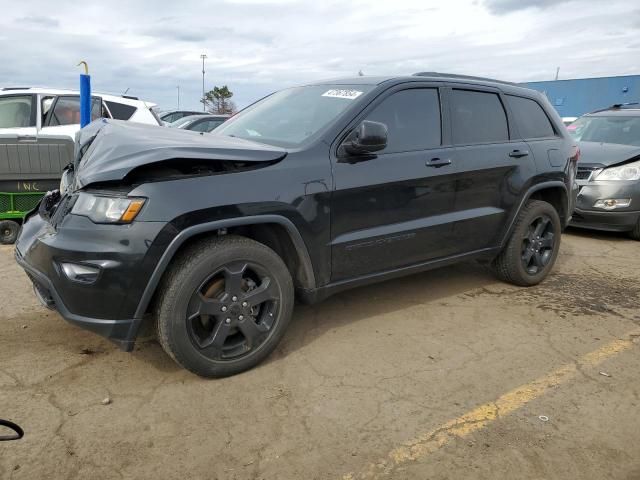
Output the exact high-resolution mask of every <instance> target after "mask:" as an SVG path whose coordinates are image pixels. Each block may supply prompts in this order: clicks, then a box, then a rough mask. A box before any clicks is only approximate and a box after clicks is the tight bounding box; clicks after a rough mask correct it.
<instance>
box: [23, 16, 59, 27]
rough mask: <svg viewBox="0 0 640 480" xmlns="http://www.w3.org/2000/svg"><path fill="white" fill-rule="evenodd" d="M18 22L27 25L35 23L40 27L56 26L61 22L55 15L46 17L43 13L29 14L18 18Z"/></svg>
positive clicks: (34, 24)
mask: <svg viewBox="0 0 640 480" xmlns="http://www.w3.org/2000/svg"><path fill="white" fill-rule="evenodd" d="M16 22H17V23H21V24H25V25H33V26H38V27H47V28H55V27H57V26H59V25H60V22H59V21H58V20H57V19H55V18H53V17H45V16H43V15H28V16H25V17H19V18H16Z"/></svg>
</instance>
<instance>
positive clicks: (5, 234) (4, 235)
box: [0, 220, 20, 245]
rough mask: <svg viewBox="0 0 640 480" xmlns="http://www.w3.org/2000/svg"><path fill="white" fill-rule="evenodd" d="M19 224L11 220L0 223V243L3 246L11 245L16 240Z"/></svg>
mask: <svg viewBox="0 0 640 480" xmlns="http://www.w3.org/2000/svg"><path fill="white" fill-rule="evenodd" d="M19 230H20V224H19V223H18V222H14V221H13V220H2V221H0V243H1V244H3V245H11V244H12V243H15V241H16V239H17V238H18V231H19Z"/></svg>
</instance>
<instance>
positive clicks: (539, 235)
mask: <svg viewBox="0 0 640 480" xmlns="http://www.w3.org/2000/svg"><path fill="white" fill-rule="evenodd" d="M555 233H556V232H555V231H554V226H553V222H552V221H551V218H550V217H549V216H548V215H541V216H539V217H536V218H535V219H534V220H533V221H532V222H531V223H530V224H529V228H528V230H527V233H526V235H525V237H524V238H523V239H522V257H521V258H522V265H523V266H524V269H525V270H526V272H527V273H528V274H529V275H536V274H538V273H539V272H541V271H542V270H544V268H545V267H546V266H547V265H548V264H549V262H550V261H551V258H553V248H554V245H555V241H554V236H555Z"/></svg>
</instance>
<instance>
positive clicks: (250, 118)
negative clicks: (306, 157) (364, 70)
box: [215, 85, 373, 147]
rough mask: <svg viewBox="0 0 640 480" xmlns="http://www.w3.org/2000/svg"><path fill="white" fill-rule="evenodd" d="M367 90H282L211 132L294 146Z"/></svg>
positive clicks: (355, 87) (367, 87) (331, 87)
mask: <svg viewBox="0 0 640 480" xmlns="http://www.w3.org/2000/svg"><path fill="white" fill-rule="evenodd" d="M371 89H373V85H312V86H307V87H296V88H290V89H287V90H282V91H280V92H277V93H274V94H273V95H270V96H268V97H266V98H263V99H262V100H260V101H259V102H257V103H255V104H253V105H251V106H250V107H248V108H246V109H245V110H243V111H242V112H241V113H240V114H238V115H236V116H235V117H231V118H230V119H229V120H227V121H226V122H225V123H223V124H222V125H221V126H220V127H218V128H216V130H215V133H216V134H218V135H228V136H230V137H240V138H244V139H248V140H254V141H256V142H261V143H266V144H270V145H276V146H280V147H297V146H300V145H302V144H303V143H305V141H307V140H308V139H310V138H311V137H313V136H314V135H315V134H317V133H318V132H319V131H320V130H322V129H323V128H324V127H326V126H327V125H328V124H329V123H331V122H332V121H333V120H334V119H336V118H337V117H338V116H339V115H340V114H341V113H342V112H344V111H345V110H346V109H347V108H348V107H350V106H351V105H353V104H354V102H356V101H358V100H359V99H360V98H361V96H362V95H363V94H364V93H366V92H368V91H370V90H371Z"/></svg>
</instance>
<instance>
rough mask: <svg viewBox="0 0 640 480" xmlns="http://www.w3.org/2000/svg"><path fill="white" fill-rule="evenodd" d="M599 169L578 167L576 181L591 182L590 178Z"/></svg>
mask: <svg viewBox="0 0 640 480" xmlns="http://www.w3.org/2000/svg"><path fill="white" fill-rule="evenodd" d="M599 170H600V168H598V167H584V166H579V167H578V173H577V174H576V179H577V180H591V176H592V175H593V174H594V173H595V172H597V171H599Z"/></svg>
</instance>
